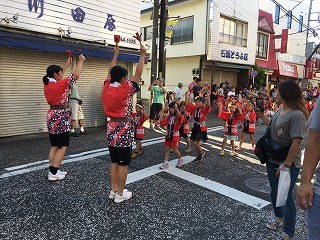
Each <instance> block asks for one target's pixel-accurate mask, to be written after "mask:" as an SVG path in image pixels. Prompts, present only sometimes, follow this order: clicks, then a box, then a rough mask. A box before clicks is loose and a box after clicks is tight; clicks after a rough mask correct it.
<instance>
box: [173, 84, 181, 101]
mask: <svg viewBox="0 0 320 240" xmlns="http://www.w3.org/2000/svg"><path fill="white" fill-rule="evenodd" d="M173 91H174V93H175V94H176V98H177V99H180V98H181V89H180V88H179V87H175V88H174V89H173Z"/></svg>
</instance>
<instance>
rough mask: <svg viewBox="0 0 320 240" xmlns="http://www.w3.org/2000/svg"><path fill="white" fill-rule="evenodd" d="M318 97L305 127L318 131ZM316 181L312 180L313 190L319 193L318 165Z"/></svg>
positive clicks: (319, 119) (319, 117)
mask: <svg viewBox="0 0 320 240" xmlns="http://www.w3.org/2000/svg"><path fill="white" fill-rule="evenodd" d="M319 101H320V98H319V99H318V100H317V103H316V106H315V108H314V109H313V111H312V113H311V116H310V118H309V121H308V123H307V127H308V128H310V129H312V130H313V131H316V132H320V102H319ZM315 174H316V181H315V182H314V184H313V186H314V192H315V193H316V194H319V195H320V167H319V165H318V167H317V169H316V172H315Z"/></svg>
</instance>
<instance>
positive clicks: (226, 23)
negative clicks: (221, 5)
mask: <svg viewBox="0 0 320 240" xmlns="http://www.w3.org/2000/svg"><path fill="white" fill-rule="evenodd" d="M247 36H248V24H247V23H245V22H240V21H237V20H235V19H232V18H228V17H224V16H220V20H219V42H224V43H229V44H232V45H238V46H243V47H246V46H247Z"/></svg>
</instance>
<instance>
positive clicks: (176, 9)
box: [140, 0, 207, 58]
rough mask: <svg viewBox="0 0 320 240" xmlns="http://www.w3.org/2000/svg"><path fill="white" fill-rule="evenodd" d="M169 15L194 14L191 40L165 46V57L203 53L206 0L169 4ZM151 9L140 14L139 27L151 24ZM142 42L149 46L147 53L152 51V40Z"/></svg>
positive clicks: (189, 15) (182, 16)
mask: <svg viewBox="0 0 320 240" xmlns="http://www.w3.org/2000/svg"><path fill="white" fill-rule="evenodd" d="M168 9H169V17H177V16H180V18H185V17H191V16H194V26H193V42H191V43H183V44H175V45H170V44H169V45H168V46H167V49H166V50H167V58H176V57H184V56H195V55H204V54H205V41H206V38H205V36H206V13H207V12H206V11H207V10H206V9H207V1H206V0H189V1H186V2H181V3H179V4H174V5H170V6H169V7H168ZM151 13H152V11H149V12H147V13H143V14H141V25H140V27H147V26H151V25H152V20H150V16H151ZM144 43H146V44H148V45H149V46H150V48H149V49H148V53H151V51H152V41H151V40H148V41H145V42H144Z"/></svg>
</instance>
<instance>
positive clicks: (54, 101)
mask: <svg viewBox="0 0 320 240" xmlns="http://www.w3.org/2000/svg"><path fill="white" fill-rule="evenodd" d="M74 82H75V78H74V76H73V74H71V75H70V76H69V77H68V78H65V79H61V80H59V81H56V80H55V79H53V78H49V83H48V84H47V85H44V95H45V97H46V100H47V103H48V104H49V105H68V93H69V90H70V86H71V85H73V84H74ZM46 123H47V127H48V131H49V133H50V134H61V133H66V132H69V131H70V127H71V118H70V112H69V109H56V110H53V109H50V110H49V111H48V112H47V119H46Z"/></svg>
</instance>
